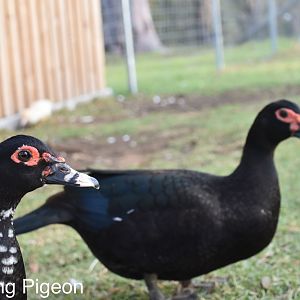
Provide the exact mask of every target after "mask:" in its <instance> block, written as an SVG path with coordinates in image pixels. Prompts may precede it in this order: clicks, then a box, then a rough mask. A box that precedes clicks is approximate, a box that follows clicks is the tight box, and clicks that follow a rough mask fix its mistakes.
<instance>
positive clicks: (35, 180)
mask: <svg viewBox="0 0 300 300" xmlns="http://www.w3.org/2000/svg"><path fill="white" fill-rule="evenodd" d="M45 183H50V184H52V183H55V184H62V185H70V186H86V187H97V184H98V183H97V180H96V179H94V178H91V177H90V176H88V175H86V174H84V173H78V172H77V171H75V170H73V169H71V168H70V167H69V166H68V165H67V164H66V163H65V161H64V159H63V158H62V157H58V156H56V154H55V153H54V152H53V151H52V150H51V149H50V148H49V147H47V146H46V145H45V144H44V143H43V142H41V141H40V140H38V139H36V138H34V137H31V136H25V135H18V136H14V137H12V138H9V139H7V140H5V141H3V142H2V143H0V283H1V288H0V299H9V298H13V299H15V300H24V299H26V298H27V297H26V291H23V279H24V278H25V269H24V264H23V259H22V254H21V251H20V248H19V245H18V242H17V239H16V237H15V231H14V226H13V214H14V211H15V209H16V206H17V205H18V203H19V202H20V200H21V198H22V197H23V196H24V195H25V194H26V193H28V192H30V191H33V190H35V189H37V188H39V187H41V186H43V185H44V184H45ZM8 284H9V286H7V288H6V285H8ZM12 292H13V293H12ZM12 296H13V297H12Z"/></svg>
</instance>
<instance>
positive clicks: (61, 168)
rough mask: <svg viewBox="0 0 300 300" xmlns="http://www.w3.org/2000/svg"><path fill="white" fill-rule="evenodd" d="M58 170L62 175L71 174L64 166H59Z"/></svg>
mask: <svg viewBox="0 0 300 300" xmlns="http://www.w3.org/2000/svg"><path fill="white" fill-rule="evenodd" d="M58 170H59V171H60V172H62V173H65V174H69V173H70V169H69V168H67V167H64V166H59V167H58Z"/></svg>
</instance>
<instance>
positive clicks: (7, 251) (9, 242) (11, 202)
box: [0, 189, 26, 300]
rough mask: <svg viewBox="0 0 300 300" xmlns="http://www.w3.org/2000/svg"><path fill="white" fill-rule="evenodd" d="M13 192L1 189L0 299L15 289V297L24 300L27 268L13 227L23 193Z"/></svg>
mask: <svg viewBox="0 0 300 300" xmlns="http://www.w3.org/2000/svg"><path fill="white" fill-rule="evenodd" d="M12 194H14V193H8V192H6V191H4V190H1V189H0V283H1V284H2V285H3V286H4V287H2V288H0V299H2V298H3V299H6V298H7V297H6V298H5V296H4V295H5V294H6V295H7V296H11V295H12V294H11V293H12V292H11V291H12V290H13V293H14V297H13V299H18V300H21V299H22V300H24V299H26V293H23V279H24V278H25V269H24V264H23V259H22V254H21V251H20V247H19V244H18V242H17V239H16V237H15V231H14V227H13V215H14V211H15V207H16V205H17V204H18V203H19V201H20V199H21V197H22V195H16V194H15V195H14V196H13V195H12ZM8 195H9V196H8ZM6 286H7V287H8V288H7V289H6V288H5V287H6ZM12 286H13V288H12ZM9 293H10V294H9ZM7 299H8V298H7Z"/></svg>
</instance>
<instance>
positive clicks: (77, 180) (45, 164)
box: [0, 135, 98, 195]
mask: <svg viewBox="0 0 300 300" xmlns="http://www.w3.org/2000/svg"><path fill="white" fill-rule="evenodd" d="M46 183H47V184H61V185H71V186H79V187H95V188H97V187H98V181H97V180H96V179H94V178H92V177H90V176H88V175H86V174H83V173H79V172H77V171H75V170H73V169H72V168H71V167H69V166H68V165H67V164H66V163H65V160H64V159H63V158H62V157H59V156H57V155H56V154H55V153H54V152H53V150H51V149H50V148H49V147H48V146H47V145H45V144H44V143H43V142H42V141H40V140H38V139H36V138H34V137H31V136H26V135H17V136H13V137H11V138H9V139H7V140H5V141H3V142H2V143H0V189H1V190H2V191H4V190H5V191H6V193H9V192H11V193H17V194H18V195H24V194H26V193H28V192H30V191H32V190H34V189H37V188H39V187H41V186H43V185H44V184H46Z"/></svg>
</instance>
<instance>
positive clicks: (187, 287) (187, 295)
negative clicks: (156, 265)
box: [172, 279, 199, 300]
mask: <svg viewBox="0 0 300 300" xmlns="http://www.w3.org/2000/svg"><path fill="white" fill-rule="evenodd" d="M197 299H199V298H198V296H197V292H196V291H195V289H194V287H193V283H192V280H191V279H189V280H184V281H180V288H179V289H178V290H177V293H176V295H175V296H173V297H172V300H197Z"/></svg>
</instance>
